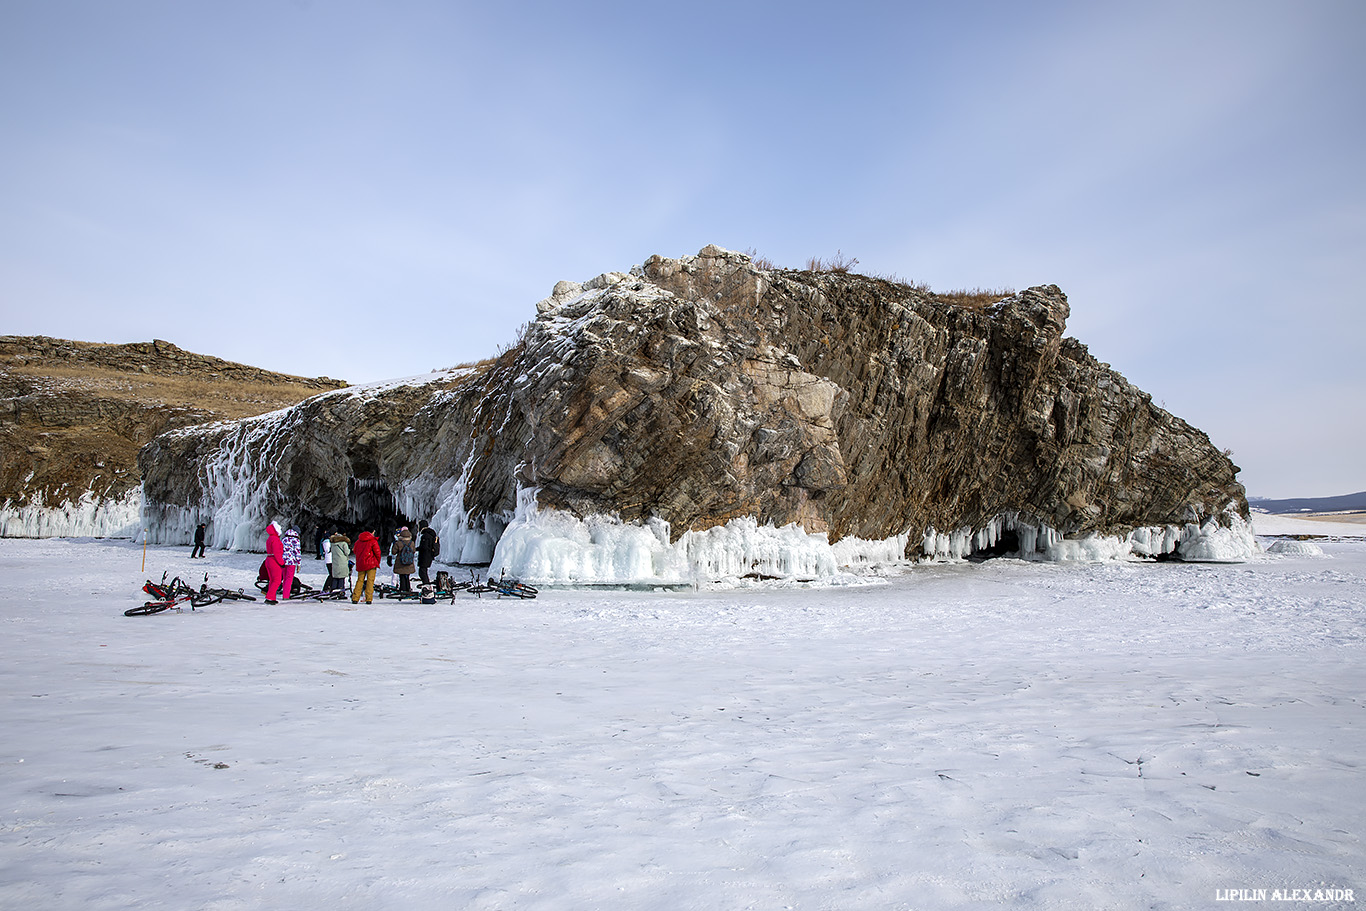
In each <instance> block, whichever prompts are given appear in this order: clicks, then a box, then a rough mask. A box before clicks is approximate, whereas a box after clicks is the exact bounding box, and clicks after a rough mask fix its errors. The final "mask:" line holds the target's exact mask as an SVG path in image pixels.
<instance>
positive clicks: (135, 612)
mask: <svg viewBox="0 0 1366 911" xmlns="http://www.w3.org/2000/svg"><path fill="white" fill-rule="evenodd" d="M168 575H170V571H169V570H167V571H166V572H164V573H162V574H161V581H160V582H153V581H152V580H151V579H148V580H147V581H146V582H144V583H143V585H142V590H143V591H144V592H146V593H147V594H149V595H151V596H152V600H150V601H147V602H146V603H144V604H143V605H142V606H141V607H130V608H129V609H128V610H126V611H124V612H123V615H124V616H125V617H143V616H147V615H148V614H159V613H161V612H162V611H166V610H177V611H178V610H180V609H182V608H183V607H184V606H185V605H186V604H188V605H190V610H194V609H195V608H196V607H206V606H207V605H210V604H217V603H219V602H220V601H227V600H231V601H255V600H256V599H255V598H253V597H252V596H251V595H248V594H246V593H244V592H243V591H242V590H241V589H238V590H236V591H233V590H232V589H230V588H210V587H209V574H208V573H205V574H204V581H203V582H202V583H201V584H200V586H199V588H198V589H195V588H191V587H190V585H189V584H187V583H186V582H185V581H184V580H183V579H181V578H180V577H179V576H176V577H175V578H173V579H171V581H169V582H167V581H166V577H167V576H168Z"/></svg>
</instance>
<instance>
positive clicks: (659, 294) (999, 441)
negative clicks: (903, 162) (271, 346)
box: [139, 246, 1255, 583]
mask: <svg viewBox="0 0 1366 911" xmlns="http://www.w3.org/2000/svg"><path fill="white" fill-rule="evenodd" d="M536 309H537V315H536V317H535V319H533V320H532V321H531V322H529V323H528V324H527V325H526V326H525V327H524V328H523V331H522V333H521V335H520V337H519V338H518V340H517V342H516V344H515V345H512V346H511V347H510V348H509V349H508V350H506V351H504V352H503V353H502V354H500V355H499V356H498V357H496V358H492V359H490V360H488V361H484V362H481V363H478V364H473V365H467V366H464V367H459V368H452V369H450V370H444V371H438V372H434V373H432V374H430V375H427V376H422V377H414V378H411V379H407V380H396V381H392V382H388V383H381V384H372V385H370V386H359V387H351V388H348V389H341V390H336V391H331V392H324V393H322V394H319V395H314V396H313V397H311V398H308V399H306V400H305V401H303V402H300V403H299V404H297V405H294V406H291V407H289V408H286V409H284V410H281V411H278V412H275V413H272V414H268V415H263V416H259V417H254V418H247V419H244V420H239V421H226V422H219V423H215V424H209V425H200V426H196V427H191V428H181V429H176V430H172V431H169V432H167V433H164V434H161V435H160V436H158V437H156V438H155V439H154V440H153V441H152V442H151V443H149V444H148V445H147V446H146V447H145V448H144V449H143V450H142V453H141V455H140V458H139V464H140V467H141V473H142V478H143V485H144V504H143V509H144V519H145V520H146V522H147V523H148V524H149V526H150V527H151V528H152V529H153V531H154V534H155V536H156V537H158V538H159V539H160V540H164V541H179V540H187V536H188V534H189V531H190V529H192V528H193V527H194V526H195V525H196V524H197V523H198V522H201V521H206V522H208V523H209V524H210V529H211V534H212V539H213V541H214V543H215V544H216V545H217V546H219V547H232V548H239V549H255V548H259V547H260V546H261V543H262V541H263V537H262V535H263V530H264V528H265V526H266V524H267V523H269V522H270V521H271V520H272V519H277V518H279V519H283V520H285V521H287V522H291V523H293V524H296V525H298V526H300V527H301V528H303V529H305V533H306V535H307V534H310V533H314V534H316V533H319V532H323V531H326V530H328V529H330V528H331V527H333V526H346V525H367V526H371V527H378V528H380V529H388V528H392V527H394V526H395V525H397V524H399V523H406V522H408V521H410V520H415V519H417V518H419V517H422V518H427V519H429V520H431V521H432V524H433V525H434V526H435V527H436V528H437V529H438V531H439V533H440V534H441V536H442V539H443V545H442V559H445V560H450V561H455V560H460V561H462V562H470V563H479V562H490V561H491V562H492V563H493V567H494V569H495V570H499V569H502V568H507V569H508V570H509V571H513V572H518V573H522V574H525V575H527V576H528V577H531V578H534V579H539V580H542V581H552V582H568V583H574V582H649V581H652V580H665V581H669V580H678V579H688V578H714V577H720V576H725V575H744V574H746V573H758V574H765V575H777V576H785V577H808V576H818V575H823V574H829V573H833V572H838V571H839V570H840V568H841V567H843V566H851V565H858V564H860V563H863V562H869V561H879V560H891V559H902V558H917V557H933V556H947V557H965V556H969V555H971V554H974V553H978V554H981V553H1001V552H1008V553H1016V554H1019V555H1021V556H1025V557H1040V558H1048V559H1069V558H1079V557H1089V556H1107V555H1110V556H1114V555H1120V554H1127V553H1137V554H1139V555H1144V556H1154V557H1159V556H1176V557H1180V558H1183V559H1237V558H1239V557H1241V556H1245V555H1246V554H1247V553H1250V552H1251V549H1252V548H1254V547H1255V543H1254V541H1253V539H1252V537H1251V534H1250V531H1249V529H1248V526H1247V524H1246V521H1245V520H1246V518H1247V515H1248V511H1247V510H1248V508H1247V501H1246V498H1245V494H1244V491H1243V487H1242V485H1241V484H1239V483H1238V481H1237V471H1238V469H1237V468H1236V466H1234V465H1233V464H1232V462H1231V461H1230V460H1229V458H1228V456H1227V455H1226V454H1224V453H1222V452H1220V451H1219V450H1218V449H1217V448H1215V446H1214V445H1213V444H1212V443H1211V442H1210V440H1209V438H1208V437H1207V436H1206V435H1205V434H1204V433H1202V432H1201V431H1199V430H1197V429H1196V428H1194V427H1192V426H1190V425H1189V424H1187V423H1186V422H1185V421H1182V420H1181V419H1179V418H1177V417H1175V416H1173V415H1171V414H1169V413H1167V412H1166V411H1164V410H1163V409H1161V408H1159V407H1158V406H1156V405H1155V404H1154V403H1153V401H1152V399H1151V397H1150V396H1149V395H1147V394H1146V393H1144V392H1143V391H1141V390H1139V389H1137V388H1135V387H1134V386H1133V385H1131V384H1130V383H1128V382H1127V381H1126V380H1125V379H1124V377H1122V376H1121V375H1120V374H1119V373H1117V372H1116V371H1114V370H1112V369H1111V368H1110V367H1109V366H1108V365H1106V364H1103V363H1100V362H1099V361H1097V360H1096V359H1095V358H1093V357H1092V356H1091V355H1090V354H1089V353H1088V351H1087V350H1086V348H1085V346H1084V345H1082V344H1081V343H1079V342H1077V341H1075V340H1073V339H1070V338H1067V337H1065V336H1064V335H1063V332H1064V329H1065V326H1066V321H1067V317H1068V314H1069V310H1068V301H1067V298H1066V296H1065V295H1064V294H1063V292H1062V291H1061V290H1059V289H1058V288H1057V287H1054V286H1051V285H1047V286H1041V287H1036V288H1030V289H1028V290H1025V291H1022V292H1019V293H1017V294H1013V295H1011V296H1008V297H1005V298H1003V299H1000V300H996V301H993V302H989V303H984V304H982V305H971V306H968V305H963V304H960V303H955V302H952V301H948V300H945V299H943V298H941V297H939V296H938V295H935V294H933V293H932V292H929V291H926V290H923V289H921V288H917V287H913V286H909V285H906V284H902V283H898V282H894V281H888V280H884V279H878V278H871V277H867V276H861V275H856V274H852V273H848V272H843V271H798V270H779V269H765V268H761V267H760V266H758V265H756V264H755V262H754V261H753V260H751V258H750V257H748V256H745V255H743V254H739V253H734V252H730V251H727V250H723V249H720V248H718V247H715V246H708V247H705V248H703V249H702V250H701V251H700V252H699V253H698V254H697V255H696V256H686V257H682V258H678V259H671V258H664V257H660V256H652V257H650V258H649V259H648V260H646V261H645V263H644V264H643V265H641V266H637V267H634V268H632V269H631V270H629V271H627V272H609V273H605V274H602V275H599V276H597V277H596V278H594V279H592V280H591V281H588V282H584V283H577V282H567V281H566V282H560V283H559V284H558V285H556V286H555V289H554V291H553V293H552V294H551V295H550V296H549V297H547V298H546V299H545V300H542V301H540V302H539V303H538V304H537V308H536Z"/></svg>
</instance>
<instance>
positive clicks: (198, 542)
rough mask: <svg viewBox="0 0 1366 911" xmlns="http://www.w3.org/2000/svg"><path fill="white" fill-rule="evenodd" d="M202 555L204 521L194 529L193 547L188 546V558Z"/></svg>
mask: <svg viewBox="0 0 1366 911" xmlns="http://www.w3.org/2000/svg"><path fill="white" fill-rule="evenodd" d="M202 556H204V523H203V522H201V523H199V527H198V528H196V529H195V530H194V547H192V548H190V559H191V560H193V559H194V558H195V557H202Z"/></svg>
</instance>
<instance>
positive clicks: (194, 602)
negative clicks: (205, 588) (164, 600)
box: [190, 592, 223, 607]
mask: <svg viewBox="0 0 1366 911" xmlns="http://www.w3.org/2000/svg"><path fill="white" fill-rule="evenodd" d="M222 600H223V594H222V593H221V592H199V593H198V594H196V595H195V596H194V597H193V598H191V599H190V606H191V607H207V606H208V605H210V604H217V603H218V602H219V601H222Z"/></svg>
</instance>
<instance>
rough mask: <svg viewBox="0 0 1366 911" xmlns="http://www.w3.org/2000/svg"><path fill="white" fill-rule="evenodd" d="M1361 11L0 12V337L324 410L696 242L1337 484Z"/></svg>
mask: <svg viewBox="0 0 1366 911" xmlns="http://www.w3.org/2000/svg"><path fill="white" fill-rule="evenodd" d="M1363 46H1366V3H1362V2H1359V0H1342V2H1328V0H1300V2H1289V0H1287V2H1275V3H1271V2H1259V0H1239V2H1199V0H1186V2H1180V3H1162V2H1142V3H1138V2H1135V3H1096V2H1083V3H1062V2H1039V3H1028V2H1002V3H996V2H953V3H949V2H945V3H933V4H932V3H909V2H908V3H885V4H884V3H859V2H853V3H846V4H842V5H839V6H835V5H830V4H812V3H802V2H788V3H745V2H726V3H713V2H693V3H688V4H677V5H674V4H648V3H610V2H591V0H589V2H581V3H576V4H568V3H516V2H508V3H502V4H477V5H476V4H463V3H456V2H446V3H438V2H403V0H385V2H362V0H350V2H328V0H316V2H293V3H290V2H250V0H247V2H243V0H234V2H184V0H174V2H142V0H120V2H117V3H114V2H105V0H99V2H96V0H87V2H63V0H41V2H39V0H33V2H28V0H0V308H2V309H0V314H2V315H3V318H4V319H3V323H0V334H35V333H41V334H46V335H54V336H62V337H68V338H77V339H83V340H88V341H107V342H121V341H139V340H147V339H150V338H153V337H156V338H164V339H168V340H170V341H173V342H175V343H176V344H178V345H181V346H182V347H185V348H188V349H191V350H194V351H199V352H203V353H206V354H214V355H218V356H221V357H226V358H230V359H232V360H237V361H243V362H246V363H251V364H256V365H259V366H262V367H268V368H271V369H275V370H282V371H287V372H290V373H297V374H306V375H319V374H326V375H330V376H336V377H342V378H344V379H347V380H350V381H352V382H361V381H367V380H374V379H383V378H389V377H394V376H402V375H408V374H414V373H423V372H426V371H428V370H430V369H432V368H434V367H442V366H448V365H451V364H454V363H457V362H461V361H467V360H474V359H477V358H480V357H484V356H487V355H489V354H492V353H494V351H495V350H496V349H497V347H498V346H499V345H500V344H503V343H507V342H510V341H511V340H512V339H513V338H514V337H515V334H516V330H517V327H518V326H519V325H520V324H521V323H523V322H525V321H527V320H528V319H530V318H532V317H533V316H534V314H535V308H534V305H535V302H536V301H537V300H538V299H539V298H541V297H544V296H545V295H546V294H547V293H549V291H550V288H551V287H552V286H553V285H554V283H555V282H556V281H558V280H559V279H562V278H571V279H576V280H583V279H587V278H590V277H592V276H593V275H595V274H597V273H599V272H604V271H609V270H625V269H627V268H628V267H630V266H631V265H632V264H634V263H640V262H642V261H644V260H645V259H646V258H647V257H648V256H650V255H651V254H653V253H660V254H664V255H668V256H680V255H684V254H690V253H695V252H696V251H697V250H698V249H699V248H701V247H702V246H703V245H705V244H708V243H717V244H720V245H722V246H725V247H729V248H731V249H747V248H755V249H757V250H758V251H759V252H760V253H762V254H763V255H765V256H767V257H769V258H770V259H772V260H773V261H775V262H777V263H779V264H781V265H790V266H800V265H801V264H802V263H804V262H805V261H806V259H807V258H809V257H811V256H813V255H815V256H822V257H828V256H830V255H832V254H834V253H835V251H836V250H840V251H843V253H844V254H845V255H847V256H853V257H857V258H858V259H859V261H860V265H859V270H860V271H867V272H872V273H879V274H887V273H894V274H897V275H900V276H902V277H904V278H909V279H913V280H916V281H924V282H928V283H929V284H930V285H932V286H933V287H935V288H940V289H950V288H959V287H964V286H967V287H973V286H986V287H1000V286H1009V287H1014V288H1024V287H1027V286H1029V285H1034V284H1042V283H1050V282H1051V283H1055V284H1058V285H1060V286H1061V287H1062V288H1063V290H1065V291H1066V292H1067V293H1068V296H1069V298H1070V299H1071V302H1072V319H1071V321H1070V324H1069V334H1071V335H1073V336H1075V337H1076V338H1078V339H1080V340H1081V341H1082V342H1084V343H1086V344H1087V345H1088V346H1089V347H1090V348H1091V350H1092V352H1093V353H1094V354H1095V355H1096V356H1097V357H1099V358H1100V359H1102V360H1104V361H1106V362H1108V363H1110V364H1112V365H1113V366H1114V367H1115V368H1116V369H1117V370H1119V371H1120V372H1121V373H1123V374H1124V375H1125V376H1126V377H1127V378H1128V379H1129V380H1131V381H1132V382H1134V383H1135V384H1137V385H1138V386H1140V387H1142V388H1144V389H1146V390H1148V391H1149V392H1151V393H1152V394H1153V396H1154V398H1155V399H1157V400H1158V401H1159V402H1161V403H1163V404H1165V405H1166V407H1167V408H1168V409H1169V410H1171V411H1173V412H1174V413H1176V414H1178V415H1180V416H1181V417H1183V418H1186V419H1187V420H1189V421H1191V422H1192V423H1193V424H1195V425H1196V426H1198V427H1200V428H1202V429H1204V430H1206V431H1207V432H1208V433H1209V434H1210V436H1211V438H1212V439H1213V440H1214V442H1215V443H1216V445H1218V446H1220V447H1221V448H1223V447H1229V448H1231V449H1233V451H1234V460H1235V461H1236V462H1237V463H1238V464H1239V465H1240V466H1242V468H1243V474H1242V479H1243V481H1244V483H1245V484H1246V486H1247V487H1248V491H1249V493H1250V494H1256V495H1265V496H1319V495H1331V494H1341V493H1348V492H1352V491H1357V490H1362V489H1366V456H1363V453H1366V406H1364V405H1363V402H1364V401H1366V381H1363V368H1362V355H1361V348H1362V340H1363V338H1366V318H1363V304H1366V290H1364V289H1366V167H1364V166H1363V162H1364V161H1366V141H1364V140H1366V54H1364V53H1363V52H1362V50H1361V49H1362V47H1363Z"/></svg>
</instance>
